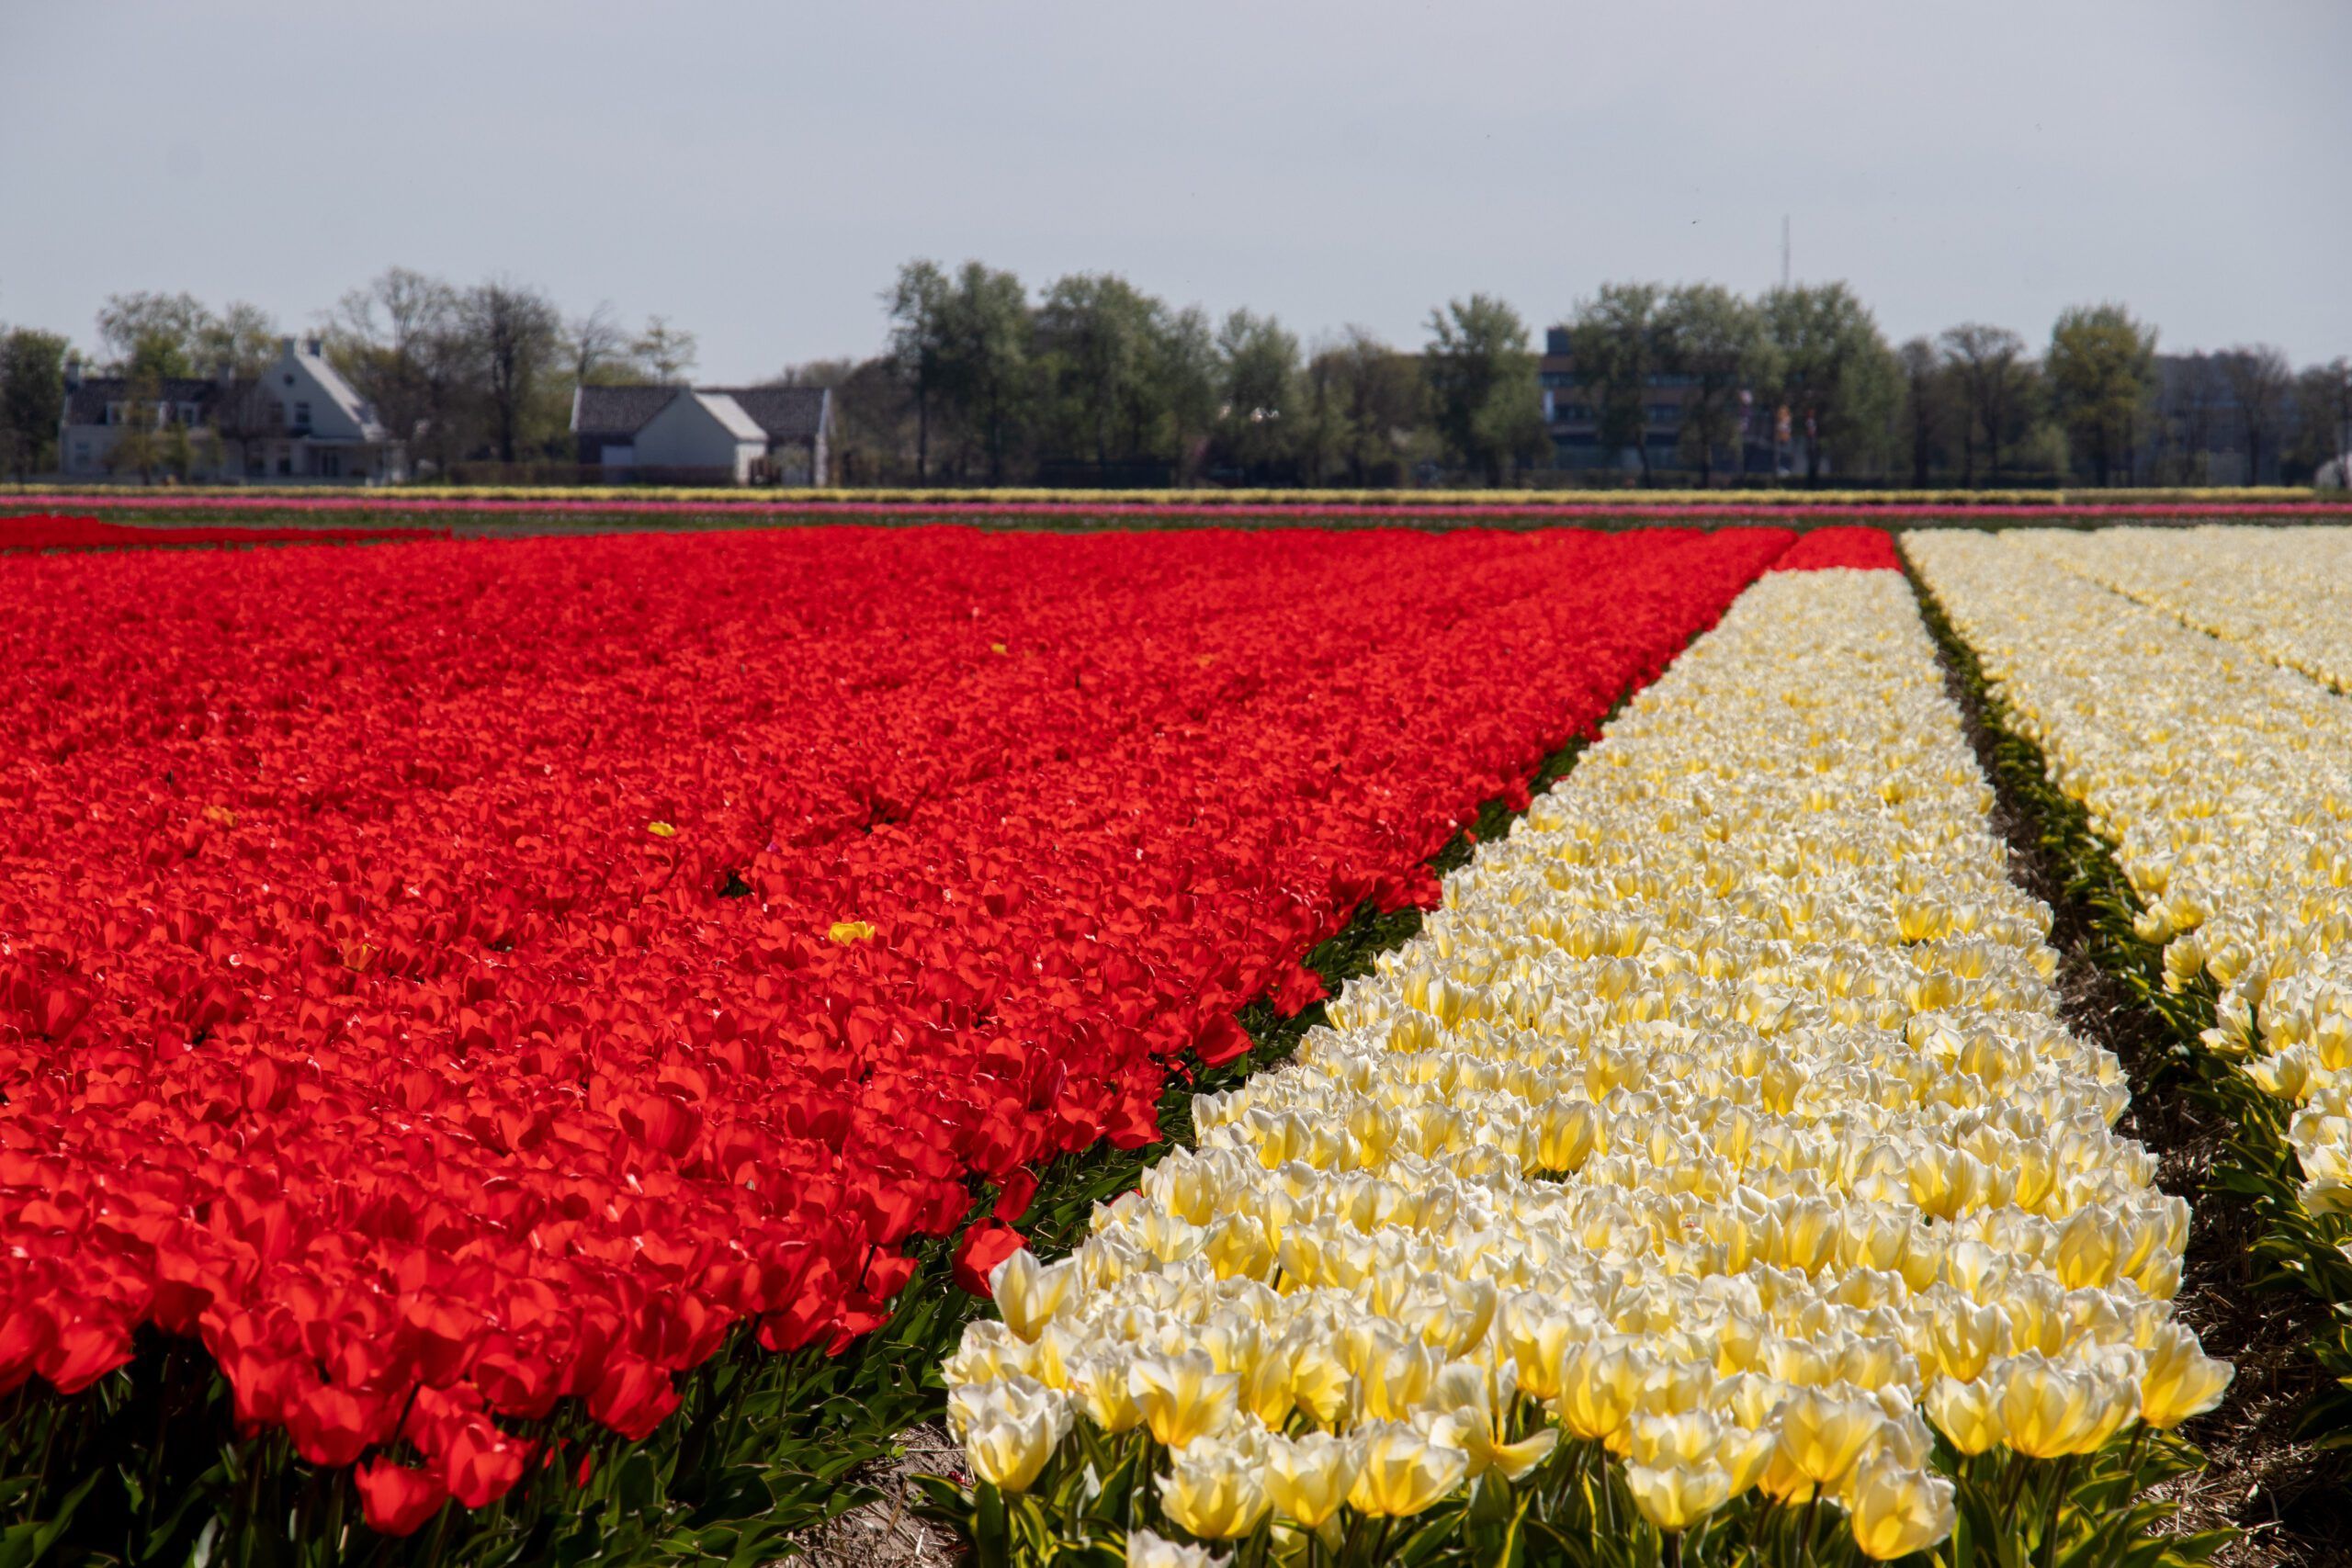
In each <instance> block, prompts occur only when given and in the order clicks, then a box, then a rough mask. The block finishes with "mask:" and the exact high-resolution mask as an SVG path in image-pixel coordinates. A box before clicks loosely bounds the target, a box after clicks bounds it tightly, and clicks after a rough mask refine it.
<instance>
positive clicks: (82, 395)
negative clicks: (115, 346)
mask: <svg viewBox="0 0 2352 1568" xmlns="http://www.w3.org/2000/svg"><path fill="white" fill-rule="evenodd" d="M250 384H251V383H246V385H250ZM148 385H149V386H152V387H153V388H154V389H155V398H154V400H155V401H157V402H159V403H195V404H197V405H198V406H199V407H201V408H203V409H204V410H206V411H207V412H209V411H210V410H211V408H212V405H213V400H215V399H217V398H218V397H219V396H220V382H218V381H215V380H213V379H212V378H209V377H206V376H166V377H164V378H163V379H161V380H159V381H152V382H149V383H148ZM129 389H130V380H129V379H128V378H125V377H121V376H91V377H87V378H84V380H83V382H82V384H81V385H80V386H78V387H76V388H74V389H73V390H72V391H70V392H68V393H66V395H65V423H68V424H104V423H106V419H107V404H108V403H119V402H120V401H122V400H124V399H125V398H126V397H128V396H130V390H129Z"/></svg>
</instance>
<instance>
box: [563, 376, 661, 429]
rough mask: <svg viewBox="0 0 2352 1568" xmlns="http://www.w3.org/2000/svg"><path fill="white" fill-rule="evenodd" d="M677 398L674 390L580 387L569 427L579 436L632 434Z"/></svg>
mask: <svg viewBox="0 0 2352 1568" xmlns="http://www.w3.org/2000/svg"><path fill="white" fill-rule="evenodd" d="M677 395H678V389H677V388H675V387H582V388H581V389H580V402H579V406H578V407H577V408H576V409H575V410H574V411H573V412H572V415H571V428H572V429H573V430H574V431H576V432H578V433H579V434H582V435H604V436H614V435H635V434H637V433H638V432H639V431H640V430H643V429H644V428H645V426H646V424H647V423H648V422H649V421H650V420H651V419H652V418H653V416H654V415H655V414H657V413H660V412H662V410H663V409H665V408H668V407H669V406H670V400H671V399H673V398H674V397H676V396H677Z"/></svg>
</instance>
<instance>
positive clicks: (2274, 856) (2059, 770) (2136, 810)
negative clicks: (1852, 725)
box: [1905, 531, 2352, 1214]
mask: <svg viewBox="0 0 2352 1568" xmlns="http://www.w3.org/2000/svg"><path fill="white" fill-rule="evenodd" d="M2300 538H2301V533H2300V531H2299V532H2298V533H2297V534H2295V535H2293V536H2289V537H2288V538H2287V539H2285V540H2283V541H2280V542H2279V543H2278V544H2277V545H2275V546H2273V545H2268V544H2265V545H2256V544H2255V543H2254V542H2253V540H2252V539H2251V538H2249V539H2248V540H2247V541H2246V542H2245V543H2242V544H2240V545H2238V546H2237V547H2234V548H2228V547H2213V546H2209V547H2205V548H2204V549H2202V550H2201V551H2200V552H2199V554H2198V555H2196V556H2194V557H2192V558H2191V559H2192V560H2193V561H2195V562H2196V566H2195V567H2193V568H2191V570H2212V571H2217V572H2219V571H2226V570H2230V567H2229V562H2230V559H2231V558H2233V557H2234V558H2239V559H2240V560H2241V561H2245V560H2253V561H2256V562H2265V561H2275V560H2277V559H2278V558H2279V556H2280V554H2281V553H2284V554H2286V555H2287V556H2289V557H2291V554H2292V552H2293V551H2294V550H2295V549H2296V547H2297V541H2298V540H2300ZM1905 547H1907V548H1908V549H1909V550H1910V551H1911V553H1912V557H1913V558H1914V560H1915V561H1916V562H1917V565H1918V568H1919V571H1920V575H1921V577H1922V578H1923V579H1924V580H1925V581H1926V582H1927V583H1928V586H1929V588H1930V589H1931V590H1932V591H1933V592H1935V594H1936V595H1937V597H1938V599H1939V601H1940V602H1941V603H1942V604H1943V605H1944V606H1945V608H1946V611H1947V613H1948V614H1949V615H1951V619H1952V621H1953V624H1954V625H1955V626H1956V627H1957V628H1958V629H1959V631H1960V633H1961V635H1962V637H1965V638H1966V639H1967V641H1968V642H1969V643H1970V645H1971V646H1972V647H1973V648H1974V649H1976V650H1977V652H1978V655H1979V658H1980V660H1982V663H1983V666H1984V669H1985V673H1986V674H1987V676H1988V677H1989V678H1990V679H1992V680H1993V681H1994V682H1996V683H1997V688H1998V690H1999V693H2000V694H2001V696H2002V698H2003V700H2004V701H2005V702H2006V703H2007V705H2008V707H2009V708H2010V710H2011V712H2012V713H2013V715H2014V716H2015V717H2014V722H2016V723H2017V724H2018V726H2019V728H2022V729H2023V730H2024V731H2025V732H2026V733H2027V734H2028V735H2029V736H2030V738H2031V739H2034V740H2035V741H2036V742H2037V743H2038V744H2040V746H2041V749H2042V751H2043V753H2044V755H2045V756H2046V758H2047V759H2048V761H2049V766H2050V772H2051V778H2052V783H2054V784H2056V785H2057V786H2058V787H2059V788H2060V789H2062V790H2063V791H2064V792H2065V794H2066V795H2069V796H2070V797H2072V798H2073V799H2075V800H2076V801H2078V802H2080V803H2081V804H2082V806H2083V807H2085V809H2086V812H2087V813H2088V815H2089V818H2090V820H2091V825H2092V827H2093V828H2094V829H2096V830H2097V831H2098V833H2099V835H2100V836H2101V837H2102V838H2104V839H2106V840H2108V841H2109V843H2111V844H2113V845H2114V846H2115V847H2116V852H2115V858H2116V863H2117V864H2118V865H2119V866H2120V869H2121V870H2122V872H2123V874H2124V875H2125V877H2126V878H2127V879H2128V880H2129V881H2130V883H2131V887H2132V890H2133V892H2134V893H2136V894H2137V895H2138V897H2139V900H2140V902H2141V904H2142V905H2143V913H2142V915H2141V916H2140V917H2139V919H2138V921H2137V923H2136V925H2135V927H2134V930H2135V932H2136V934H2137V935H2138V936H2139V938H2140V939H2141V940H2142V941H2143V942H2147V943H2150V944H2152V945H2154V946H2158V947H2161V949H2162V951H2163V970H2164V983H2165V987H2166V988H2167V989H2169V990H2174V991H2180V990H2184V989H2186V988H2188V987H2194V986H2198V985H2200V984H2210V985H2211V987H2213V989H2214V993H2215V995H2214V1027H2213V1028H2211V1029H2210V1030H2208V1031H2206V1032H2205V1035H2204V1043H2206V1044H2207V1045H2208V1046H2210V1047H2211V1049H2212V1050H2214V1051H2215V1052H2217V1053H2219V1054H2221V1055H2223V1056H2225V1057H2228V1058H2232V1059H2234V1060H2236V1061H2238V1062H2239V1063H2240V1064H2241V1065H2242V1067H2243V1070H2244V1072H2245V1076H2246V1077H2247V1078H2248V1079H2249V1080H2250V1081H2252V1082H2253V1083H2254V1084H2255V1085H2256V1086H2257V1087H2258V1088H2259V1089H2262V1090H2263V1091H2264V1093H2266V1094H2267V1095H2269V1096H2271V1097H2273V1099H2274V1100H2277V1101H2279V1102H2282V1103H2283V1104H2285V1105H2288V1106H2291V1107H2292V1111H2291V1118H2290V1122H2289V1124H2288V1140H2289V1142H2290V1145H2291V1146H2292V1147H2293V1150H2294V1152H2295V1154H2296V1156H2297V1159H2298V1162H2299V1164H2300V1167H2301V1190H2300V1192H2299V1194H2298V1196H2299V1197H2300V1199H2301V1203H2302V1206H2303V1208H2304V1209H2305V1211H2306V1212H2307V1213H2312V1214H2327V1213H2346V1212H2352V700H2347V699H2346V697H2344V696H2342V695H2339V694H2336V693H2335V692H2332V691H2330V690H2328V689H2327V688H2326V687H2324V686H2323V685H2321V684H2319V683H2317V682H2314V681H2312V680H2310V679H2307V678H2305V677H2304V676H2303V675H2301V674H2298V673H2296V672H2294V671H2291V670H2289V669H2285V668H2281V667H2280V665H2279V664H2278V663H2273V662H2270V661H2269V660H2267V659H2266V658H2265V657H2264V656H2263V655H2262V654H2261V653H2258V652H2255V651H2251V650H2250V649H2248V648H2244V647H2240V646H2238V645H2237V642H2236V641H2235V639H2234V638H2232V639H2231V640H2221V638H2222V636H2224V635H2226V634H2222V633H2220V632H2217V633H2216V635H2212V636H2209V635H2207V634H2206V632H2205V631H2203V630H2200V629H2197V628H2196V627H2194V626H2190V625H2185V624H2184V623H2183V620H2182V619H2180V618H2177V617H2176V615H2172V614H2166V613H2165V612H2164V611H2162V610H2157V609H2153V608H2149V607H2146V606H2144V605H2143V604H2136V603H2133V602H2132V601H2131V600H2129V599H2126V598H2124V597H2122V596H2120V594H2119V593H2116V592H2109V590H2107V589H2106V588H2104V587H2101V586H2098V585H2097V584H2096V583H2095V582H2093V581H2090V580H2089V579H2088V578H2087V577H2085V576H2076V575H2073V574H2070V573H2066V572H2053V571H2051V570H2047V567H2046V565H2045V562H2046V561H2047V560H2048V559H2050V558H2052V554H2051V547H2050V546H2048V545H2047V544H2046V543H2044V542H2042V541H2040V540H2037V539H2035V538H2031V537H2028V536H2021V535H2018V536H2003V537H2000V538H1997V539H1996V538H1987V537H1984V536H1970V537H1961V536H1946V535H1934V536H1930V535H1925V534H1913V535H1908V536H1905ZM2060 558H2067V557H2060ZM2067 559H2069V564H2073V562H2072V558H2067ZM2087 559H2088V560H2089V561H2091V562H2094V563H2096V564H2095V565H2094V566H2092V567H2088V568H2086V570H2098V571H2100V572H2103V573H2106V574H2108V575H2112V576H2114V577H2115V578H2116V580H2117V581H2119V582H2124V581H2129V582H2132V583H2134V584H2135V585H2139V584H2144V583H2145V582H2146V581H2148V579H2149V578H2151V577H2153V576H2155V575H2157V574H2158V573H2159V572H2161V573H2162V575H2163V576H2164V577H2165V579H2169V578H2171V577H2172V575H2173V572H2174V569H2172V568H2170V567H2168V566H2167V567H2162V568H2159V567H2154V566H2152V567H2149V568H2145V569H2139V570H2134V569H2131V568H2128V567H2123V566H2120V565H2119V564H2118V563H2117V562H2116V561H2115V559H2114V558H2113V555H2112V554H2111V553H2108V552H2106V551H2102V552H2101V553H2099V554H2097V555H2094V556H2091V557H2088V558H2087ZM2271 570H2273V571H2274V572H2275V579H2276V580H2277V581H2288V580H2289V578H2288V575H2287V573H2286V571H2285V570H2278V569H2276V568H2272V569H2271ZM2143 591H2144V592H2148V593H2149V595H2150V597H2152V598H2153V597H2155V596H2156V595H2155V592H2154V590H2143ZM2238 592H2239V590H2237V589H2236V588H2234V587H2233V586H2232V585H2231V584H2229V583H2227V582H2218V583H2216V582H2207V583H2196V584H2192V585H2191V586H2190V587H2189V588H2188V589H2185V590H2184V589H2181V588H2179V587H2178V586H2177V584H2176V585H2173V586H2170V587H2167V588H2166V589H2165V591H2164V597H2165V600H2166V601H2167V602H2171V603H2178V604H2184V605H2190V606H2197V607H2198V608H2195V609H2192V610H2190V611H2189V612H2188V613H2189V614H2191V615H2199V616H2200V617H2201V616H2202V615H2205V614H2207V613H2209V612H2210V611H2211V610H2212V609H2213V608H2214V607H2217V606H2226V605H2227V604H2230V603H2231V602H2232V600H2233V597H2234V596H2235V595H2236V594H2237V593H2238ZM2315 594H2316V591H2315ZM2334 602H2335V601H2334V600H2332V599H2331V600H2329V601H2326V603H2334ZM2313 614H2314V615H2321V616H2324V615H2326V614H2327V611H2326V610H2325V608H2324V604H2321V603H2319V602H2317V601H2316V599H2315V603H2314V606H2313ZM2229 625H2230V626H2231V629H2232V630H2240V629H2241V626H2242V624H2241V623H2238V622H2234V621H2233V622H2231V623H2229ZM2248 635H2250V634H2248ZM2338 635H2339V636H2341V635H2342V634H2341V633H2340V632H2339V633H2338ZM2281 646H2284V645H2281ZM2282 662H2283V660H2282Z"/></svg>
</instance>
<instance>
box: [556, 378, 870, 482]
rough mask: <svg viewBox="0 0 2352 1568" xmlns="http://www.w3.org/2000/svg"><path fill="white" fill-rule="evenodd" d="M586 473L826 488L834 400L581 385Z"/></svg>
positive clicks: (576, 413)
mask: <svg viewBox="0 0 2352 1568" xmlns="http://www.w3.org/2000/svg"><path fill="white" fill-rule="evenodd" d="M571 434H572V438H573V439H574V440H575V441H576V442H578V443H579V452H580V462H581V465H582V467H583V468H591V469H594V470H597V471H598V472H599V474H601V476H602V477H603V478H605V479H606V480H608V481H609V482H611V483H614V484H630V483H673V484H714V483H716V484H769V485H821V484H823V483H825V482H826V479H827V478H828V476H829V475H830V473H831V456H832V453H831V447H832V437H833V394H832V392H831V389H828V388H824V387H641V386H639V387H582V388H581V389H579V390H577V391H575V392H574V393H573V394H572V397H571Z"/></svg>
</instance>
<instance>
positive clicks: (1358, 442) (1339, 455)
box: [1306, 326, 1429, 489]
mask: <svg viewBox="0 0 2352 1568" xmlns="http://www.w3.org/2000/svg"><path fill="white" fill-rule="evenodd" d="M1306 397H1307V401H1308V404H1309V408H1310V411H1311V423H1310V425H1309V430H1310V436H1309V439H1308V442H1307V443H1306V447H1307V451H1308V456H1309V468H1310V472H1309V476H1308V477H1309V478H1310V479H1313V480H1314V481H1315V482H1317V483H1321V482H1322V481H1323V480H1324V479H1327V478H1328V477H1329V476H1330V474H1331V473H1332V471H1333V469H1335V468H1336V469H1338V470H1339V471H1340V472H1341V473H1344V474H1345V475H1346V477H1347V480H1348V483H1349V484H1350V485H1351V486H1352V487H1354V488H1356V489H1363V488H1365V487H1367V486H1371V485H1393V484H1396V483H1397V482H1399V481H1400V480H1401V479H1403V478H1404V475H1405V471H1406V469H1407V467H1408V465H1409V464H1410V462H1411V461H1412V459H1413V457H1414V448H1415V445H1416V440H1417V437H1419V436H1420V434H1422V432H1423V431H1424V429H1425V427H1426V425H1427V424H1428V423H1429V388H1428V384H1427V382H1426V380H1425V379H1424V378H1423V377H1422V375H1421V368H1420V366H1419V364H1418V363H1417V362H1416V360H1415V357H1414V356H1413V355H1409V354H1401V353H1399V352H1397V350H1396V349H1394V348H1391V347H1390V346H1389V345H1388V344H1385V343H1384V342H1382V341H1381V340H1380V338H1379V337H1378V336H1376V335H1375V334H1374V333H1372V332H1370V331H1369V330H1367V329H1365V328H1363V327H1354V326H1351V327H1349V328H1348V329H1347V330H1346V332H1345V333H1343V334H1342V335H1341V336H1340V340H1339V341H1338V342H1336V343H1332V344H1327V345H1326V346H1324V347H1323V348H1320V349H1318V350H1317V352H1316V355H1315V357H1314V358H1313V359H1311V360H1309V361H1308V362H1307V367H1306Z"/></svg>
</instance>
